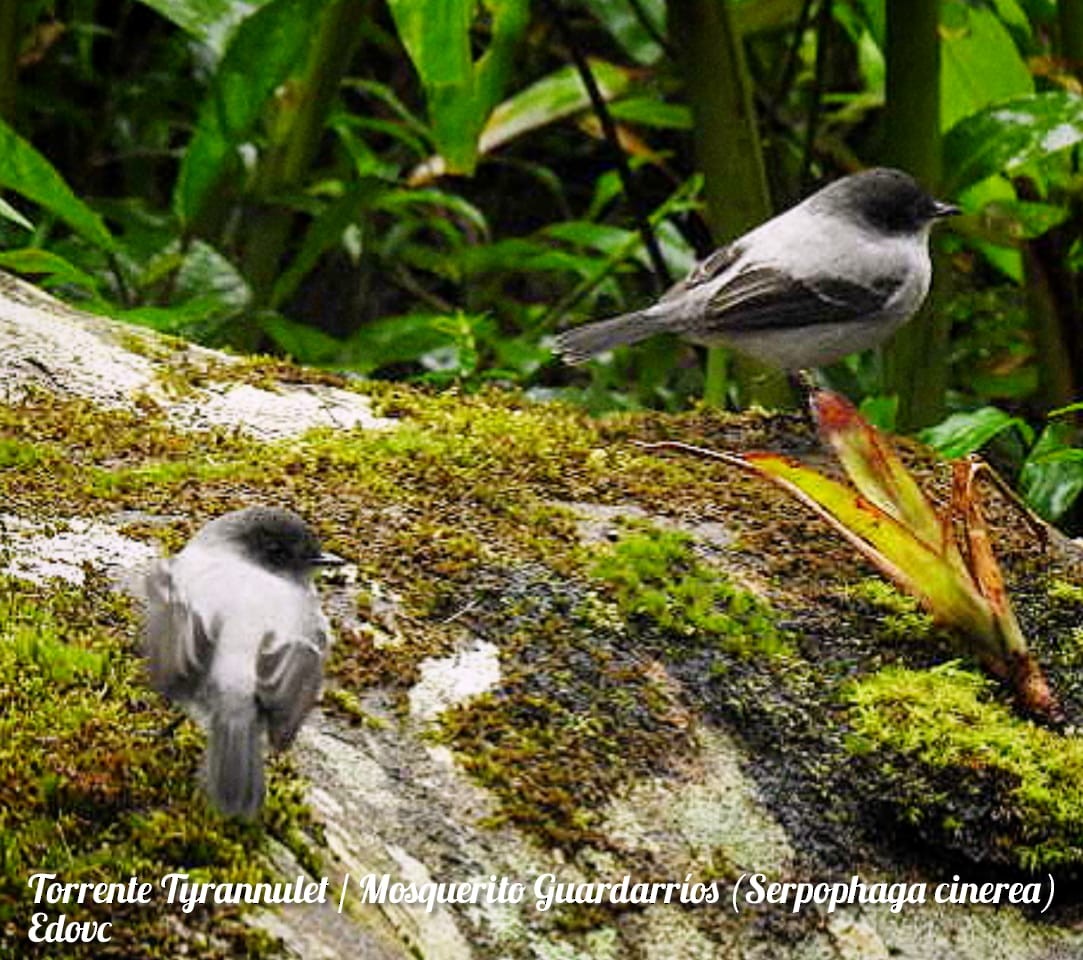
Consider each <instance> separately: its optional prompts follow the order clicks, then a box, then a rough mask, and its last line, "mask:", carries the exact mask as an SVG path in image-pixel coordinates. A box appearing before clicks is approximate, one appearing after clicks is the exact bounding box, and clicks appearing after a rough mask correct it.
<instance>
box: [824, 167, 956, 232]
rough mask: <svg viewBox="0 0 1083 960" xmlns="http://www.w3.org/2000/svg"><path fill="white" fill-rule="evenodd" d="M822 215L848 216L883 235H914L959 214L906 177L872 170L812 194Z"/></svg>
mask: <svg viewBox="0 0 1083 960" xmlns="http://www.w3.org/2000/svg"><path fill="white" fill-rule="evenodd" d="M813 200H814V201H816V205H817V206H818V207H820V209H821V210H823V211H824V212H830V213H831V214H833V215H834V216H849V217H852V218H855V219H857V220H859V221H861V222H862V223H864V224H865V225H866V226H868V227H871V228H872V229H874V230H879V231H880V232H882V233H917V232H919V231H920V230H922V229H923V228H924V227H926V226H928V225H929V224H930V223H932V222H933V221H934V220H937V219H939V218H940V217H948V216H951V215H952V214H956V213H958V212H959V209H958V207H954V206H952V205H951V204H950V203H941V202H940V201H939V200H934V199H933V198H932V197H930V196H929V194H927V193H926V192H925V191H924V190H923V189H922V188H921V185H920V184H919V183H918V182H917V181H916V180H915V179H914V178H913V177H912V176H910V174H908V173H903V171H902V170H892V169H890V168H888V167H875V168H873V169H872V170H865V171H863V172H861V173H855V174H853V175H852V176H849V177H843V178H842V179H841V180H836V181H835V182H834V183H832V184H830V185H828V186H826V187H824V188H823V190H821V191H820V192H819V193H817V194H815V196H814V197H813Z"/></svg>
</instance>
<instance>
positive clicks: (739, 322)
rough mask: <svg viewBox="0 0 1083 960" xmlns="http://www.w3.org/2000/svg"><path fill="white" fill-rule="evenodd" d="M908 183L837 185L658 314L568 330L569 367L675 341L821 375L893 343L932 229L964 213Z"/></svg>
mask: <svg viewBox="0 0 1083 960" xmlns="http://www.w3.org/2000/svg"><path fill="white" fill-rule="evenodd" d="M958 212H959V210H958V209H957V208H956V207H954V206H952V205H951V204H947V203H941V202H940V201H938V200H934V199H933V198H932V197H931V196H929V194H927V193H926V192H925V190H923V189H922V187H921V186H920V184H918V182H917V181H916V180H914V178H913V177H911V176H910V175H909V174H906V173H903V172H902V171H901V170H890V169H886V168H877V169H873V170H866V171H864V172H862V173H855V174H853V175H851V176H848V177H843V178H842V179H841V180H836V181H835V182H834V183H831V184H829V185H828V186H826V187H824V188H823V189H822V190H820V191H818V192H817V193H814V194H813V195H812V196H811V197H809V198H808V199H806V200H804V201H802V202H801V203H799V204H798V205H797V206H795V207H791V208H790V209H789V210H787V211H786V212H785V213H781V214H779V215H778V216H777V217H775V218H773V219H772V220H768V221H767V222H766V223H763V224H761V225H760V226H759V227H756V228H755V229H754V230H752V231H750V232H749V233H746V234H745V235H744V236H743V237H740V238H739V239H737V240H735V241H734V242H733V243H731V244H729V245H728V246H726V247H723V248H721V249H719V250H716V251H715V252H714V253H712V254H711V255H710V256H709V257H707V258H706V259H705V260H703V261H702V262H700V263H699V264H697V265H696V266H695V267H694V268H693V270H692V272H691V273H690V274H689V275H688V276H687V277H686V278H685V279H683V280H681V281H680V282H678V283H677V284H675V285H674V286H673V287H671V288H670V289H669V290H668V291H667V292H666V293H665V294H663V295H662V297H661V299H659V301H658V302H657V303H655V304H654V305H652V306H649V307H646V308H645V309H643V310H637V311H635V312H634V313H627V314H624V315H622V316H619V317H613V318H611V319H609V320H600V321H598V322H596V323H588V324H586V325H585V326H582V327H577V328H575V329H573V330H566V331H565V332H563V333H561V334H559V335H558V336H557V338H556V344H555V351H556V353H558V354H560V355H561V356H562V357H563V358H564V360H565V362H566V363H573V364H574V363H583V362H584V361H586V360H588V359H590V358H591V357H593V356H596V355H597V354H599V353H603V352H605V351H607V350H611V349H613V348H614V347H617V346H621V345H623V344H631V343H637V342H638V341H640V340H644V339H646V338H647V337H651V336H654V335H655V334H660V333H675V334H677V335H679V336H681V337H683V338H684V339H686V340H690V341H692V342H694V343H701V344H705V345H707V346H729V347H733V348H734V349H735V350H739V351H741V352H742V353H745V354H748V355H749V356H752V357H755V358H756V359H758V360H761V361H763V362H765V363H768V364H771V365H773V366H776V367H781V368H783V369H784V370H800V369H805V368H808V367H819V366H824V365H826V364H829V363H833V362H834V361H835V360H839V359H841V358H842V357H844V356H846V355H847V354H850V353H856V352H857V351H859V350H865V349H868V348H869V347H873V346H876V345H877V344H879V343H881V342H883V341H884V340H886V339H887V338H888V337H889V336H890V335H891V334H892V333H893V332H894V331H895V330H897V329H898V328H899V327H900V326H901V325H902V324H904V323H905V322H906V321H907V320H909V319H910V318H911V317H912V316H913V315H914V314H915V313H916V312H917V310H918V308H919V307H920V306H921V304H922V301H924V299H925V296H926V294H927V293H928V292H929V284H930V282H931V279H932V264H931V262H930V259H929V231H930V228H931V227H932V225H933V223H934V222H936V221H937V220H939V219H940V218H942V217H946V216H950V215H951V214H955V213H958Z"/></svg>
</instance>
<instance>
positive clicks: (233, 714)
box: [144, 507, 342, 817]
mask: <svg viewBox="0 0 1083 960" xmlns="http://www.w3.org/2000/svg"><path fill="white" fill-rule="evenodd" d="M341 562H342V561H341V560H340V559H339V558H338V557H336V556H334V555H333V554H328V553H324V552H323V551H322V550H321V548H320V542H319V540H318V539H317V537H316V535H315V534H314V533H313V532H312V530H311V529H310V528H309V526H308V525H307V524H306V523H305V522H304V521H303V520H302V519H301V518H300V517H298V516H297V515H296V514H294V513H290V512H289V511H287V510H280V509H278V508H274V507H249V508H248V509H245V510H237V511H234V512H233V513H227V514H225V515H224V516H221V517H218V518H217V519H215V520H212V521H211V522H210V523H208V524H206V525H205V526H204V527H202V528H201V529H200V530H199V531H198V532H197V533H196V535H195V536H194V537H193V538H192V539H191V540H190V541H189V543H188V544H187V546H185V548H184V549H183V550H181V552H180V553H178V554H177V555H176V556H175V557H172V558H171V559H167V560H159V561H157V562H156V563H155V564H154V565H153V566H152V568H151V569H150V571H149V572H148V573H147V576H146V580H145V584H144V592H145V595H146V603H147V619H146V637H145V654H146V657H147V664H148V670H149V673H150V680H151V684H152V685H153V687H154V688H155V689H156V690H158V691H159V692H160V693H162V694H163V695H164V696H166V697H167V698H168V699H170V700H171V701H174V702H175V703H177V704H179V705H181V706H183V707H185V708H186V709H187V710H189V712H191V713H192V714H193V716H195V718H196V719H197V720H199V721H200V722H201V723H203V724H204V725H205V727H206V729H207V735H208V742H207V756H206V764H205V780H206V788H207V793H208V795H209V796H210V798H211V800H212V801H213V803H214V804H215V806H216V807H218V809H219V810H221V812H222V813H224V814H227V815H230V816H243V817H252V816H254V815H255V813H256V812H257V811H258V810H259V808H260V805H261V804H262V802H263V794H264V776H263V751H264V746H263V739H264V734H265V733H266V735H267V739H268V740H269V741H270V745H271V747H272V748H273V749H275V750H283V749H285V748H286V747H288V746H289V745H290V744H291V743H292V742H293V739H294V737H296V735H297V731H298V730H299V729H300V727H301V723H302V722H303V721H304V718H305V716H306V715H307V714H308V712H309V711H310V710H311V709H312V707H313V705H314V704H315V703H316V699H317V697H318V696H319V691H320V685H321V683H322V680H323V661H324V657H325V656H326V653H327V648H328V646H329V644H330V636H331V634H330V627H329V625H328V623H327V619H326V617H324V615H323V611H322V610H321V609H320V603H319V597H318V595H317V594H316V591H315V588H314V587H313V585H312V581H311V577H312V573H313V571H314V570H315V569H316V568H317V567H318V566H321V565H325V564H339V563H341Z"/></svg>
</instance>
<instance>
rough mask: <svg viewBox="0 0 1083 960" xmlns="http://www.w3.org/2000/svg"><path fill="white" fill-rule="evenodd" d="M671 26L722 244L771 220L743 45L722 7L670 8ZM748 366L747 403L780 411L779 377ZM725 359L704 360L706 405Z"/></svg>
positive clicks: (714, 398)
mask: <svg viewBox="0 0 1083 960" xmlns="http://www.w3.org/2000/svg"><path fill="white" fill-rule="evenodd" d="M669 22H670V23H671V24H672V26H673V32H674V36H675V38H676V40H677V45H678V49H679V52H680V55H681V59H682V63H683V67H684V76H685V87H686V90H687V96H688V101H689V103H690V104H691V107H692V113H693V115H694V116H695V149H696V162H697V166H698V167H699V169H700V170H702V171H703V175H704V192H705V195H706V200H707V219H708V221H709V222H710V225H711V229H712V231H713V233H714V237H715V240H716V241H718V242H720V243H727V242H729V241H731V240H733V239H735V238H736V237H739V236H740V235H741V234H743V233H745V232H747V231H748V230H750V229H751V228H752V227H754V226H756V225H757V224H759V223H762V222H763V221H764V220H766V219H767V218H768V217H770V216H771V213H772V210H771V198H770V194H769V192H768V188H767V173H766V170H765V168H764V162H763V149H762V145H761V143H760V136H759V129H758V126H757V123H756V114H755V109H754V107H753V103H752V84H751V82H750V80H749V76H748V70H747V68H746V66H745V57H744V47H743V45H742V42H741V37H740V35H739V34H738V33H737V31H736V29H735V28H734V26H733V18H732V16H731V14H730V9H729V7H728V5H727V3H726V2H725V0H671V2H670V5H669ZM751 364H752V361H747V360H745V359H744V358H742V359H741V360H740V362H739V363H738V365H737V367H738V382H739V385H740V386H741V387H742V393H743V394H744V395H745V396H746V397H747V398H748V399H749V400H754V401H756V402H759V403H763V404H765V405H777V403H778V400H779V394H780V392H784V395H788V393H789V388H788V385H787V384H786V381H785V378H784V377H783V376H782V374H781V373H778V372H775V371H771V372H769V373H768V372H765V370H764V368H763V367H762V365H758V364H757V365H756V367H757V368H758V369H756V370H755V371H754V372H753V371H752V370H751V369H750V365H751ZM725 371H726V363H725V359H724V357H723V355H720V354H719V353H718V351H717V349H715V350H711V351H710V352H709V354H708V361H707V377H706V385H705V387H704V400H705V401H706V402H707V403H709V404H716V403H719V402H721V399H722V398H723V397H724V396H725V395H726V381H725Z"/></svg>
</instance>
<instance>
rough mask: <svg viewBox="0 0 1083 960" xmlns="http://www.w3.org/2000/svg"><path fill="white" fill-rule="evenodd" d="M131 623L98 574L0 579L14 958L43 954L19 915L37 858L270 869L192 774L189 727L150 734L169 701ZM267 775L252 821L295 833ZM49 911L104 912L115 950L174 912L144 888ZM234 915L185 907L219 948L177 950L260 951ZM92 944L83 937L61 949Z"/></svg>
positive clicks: (71, 874) (299, 817) (62, 869)
mask: <svg viewBox="0 0 1083 960" xmlns="http://www.w3.org/2000/svg"><path fill="white" fill-rule="evenodd" d="M134 629H135V622H134V617H133V611H132V609H131V607H130V605H129V603H128V602H127V601H126V600H125V599H124V598H123V597H121V596H120V595H118V594H117V593H116V592H115V591H114V590H113V589H112V587H111V585H109V584H108V583H107V582H105V580H104V578H97V577H93V576H91V578H90V579H89V580H88V582H87V584H86V586H85V587H84V588H82V589H73V588H67V587H63V586H61V585H59V584H57V583H52V584H50V585H49V586H48V587H34V586H32V585H29V584H25V583H21V582H18V581H12V580H0V688H2V689H3V690H4V691H5V695H4V700H3V705H2V708H0V953H3V948H2V945H3V941H4V938H7V937H10V938H12V940H13V941H14V942H18V943H19V944H20V949H19V956H24V957H33V956H39V955H45V954H44V953H43V952H42V950H44V948H43V947H38V946H36V945H34V944H32V943H30V942H29V941H28V940H27V939H26V935H25V934H26V925H27V924H28V923H29V921H30V916H31V913H32V912H33V910H32V905H31V904H30V903H29V902H28V900H27V886H26V878H27V877H28V876H29V875H30V874H31V873H34V872H38V871H41V870H45V871H48V872H54V873H56V874H58V876H59V877H60V878H61V879H62V880H63V881H64V882H83V881H87V882H97V881H117V880H123V879H125V878H127V877H129V876H132V875H137V876H140V877H141V878H143V879H147V880H150V881H152V882H155V881H156V880H157V879H158V878H160V877H161V876H163V875H165V874H166V873H170V872H174V871H178V870H183V871H187V872H190V873H192V874H194V875H197V876H199V877H201V878H203V879H212V880H216V881H225V880H264V879H269V876H268V875H266V873H265V868H263V867H261V866H260V864H261V861H260V859H259V858H254V857H253V856H252V851H253V849H256V848H258V847H259V846H260V844H261V838H262V836H263V835H264V834H263V829H261V827H259V826H257V825H254V824H242V823H237V822H232V821H227V820H223V819H222V818H221V817H219V816H218V815H217V814H216V813H214V812H213V811H212V810H211V809H209V807H208V805H207V803H206V801H205V800H204V798H203V796H202V794H201V792H200V791H199V790H198V788H197V786H196V771H197V769H198V763H199V754H200V752H201V743H200V740H201V735H200V734H199V733H198V732H197V731H196V730H195V728H194V727H193V726H192V725H186V726H184V727H182V728H180V730H179V731H178V732H177V734H176V735H175V736H173V737H170V738H163V737H161V736H160V735H159V733H158V731H159V730H160V729H161V728H162V727H164V726H165V724H166V722H167V720H168V719H169V713H168V712H167V711H166V709H165V707H164V704H163V703H162V702H161V701H160V700H159V699H158V698H157V697H155V696H153V695H151V694H150V693H149V692H148V690H147V688H146V685H145V681H144V678H143V676H142V673H141V666H140V665H139V664H138V663H137V662H136V661H135V660H133V658H132V657H131V656H130V653H129V646H130V637H131V634H132V633H133V632H134ZM271 783H272V788H271V791H270V795H269V798H268V802H267V805H266V808H265V811H264V814H263V826H264V828H266V829H268V830H270V831H272V832H273V833H275V834H277V835H279V836H280V837H282V838H283V839H286V840H287V841H288V840H289V839H290V838H291V837H294V838H297V837H298V836H299V834H300V831H301V828H302V827H304V826H305V825H306V820H305V816H304V813H303V811H302V810H300V809H299V808H298V805H297V796H298V791H297V788H296V787H294V788H293V793H292V794H291V792H290V786H289V780H288V778H283V777H281V776H280V775H277V774H276V775H274V776H272V778H271ZM298 845H299V844H294V846H298ZM63 912H65V913H66V915H67V916H68V917H69V919H73V920H84V919H96V920H112V921H113V923H114V927H113V930H114V933H115V938H114V940H113V942H112V943H111V945H110V946H111V948H113V949H114V951H115V952H116V953H117V954H118V955H133V956H134V955H139V956H150V955H154V956H157V955H159V954H160V955H162V956H172V955H176V953H177V951H178V950H179V949H181V944H180V933H179V931H178V929H177V926H176V924H175V922H174V916H173V915H174V914H175V910H174V909H173V908H170V907H168V905H163V904H161V903H160V902H157V901H156V902H155V903H153V904H152V905H150V906H130V907H128V906H117V905H93V904H87V905H85V906H78V905H67V906H66V907H65V909H64V911H63ZM238 917H239V912H238V911H237V910H235V909H226V910H222V909H216V910H214V911H213V912H212V911H210V910H207V909H203V910H200V911H197V913H196V914H193V916H192V924H193V925H194V926H195V927H197V928H201V929H203V930H204V931H206V932H210V933H213V934H214V935H215V938H217V940H218V946H211V945H210V944H211V941H205V942H204V948H203V949H202V950H201V951H197V952H196V953H194V954H189V955H194V956H200V957H206V958H211V957H224V956H235V955H237V954H238V953H245V955H249V956H257V955H263V954H262V953H261V952H259V950H258V949H257V948H258V947H259V946H260V944H261V943H262V944H263V946H264V947H266V946H269V944H266V943H264V942H263V941H264V940H265V938H261V937H260V936H258V935H252V934H250V933H249V932H248V931H246V929H245V927H244V926H243V925H242V924H240V922H239V920H238ZM198 942H199V941H190V942H188V945H187V949H188V950H189V951H190V950H193V949H195V947H194V944H195V943H198ZM98 955H100V947H96V946H93V945H87V946H86V947H85V948H80V947H78V946H75V945H69V946H68V947H67V948H66V952H65V956H67V957H72V958H76V957H84V956H85V957H93V956H98Z"/></svg>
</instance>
